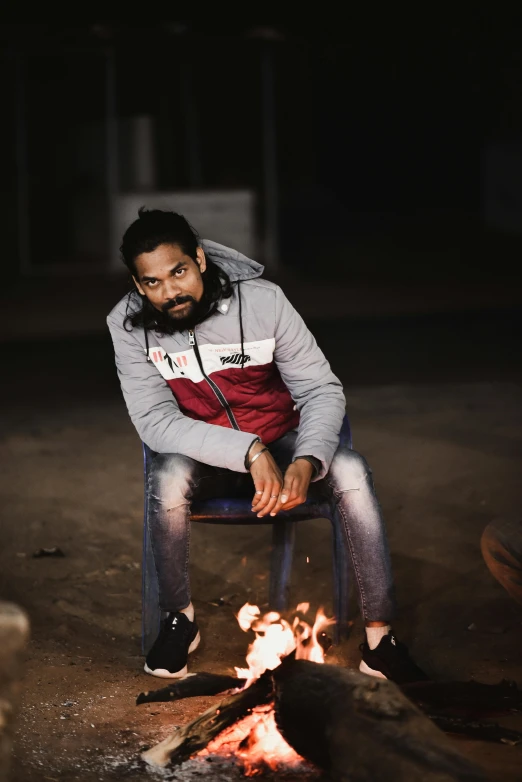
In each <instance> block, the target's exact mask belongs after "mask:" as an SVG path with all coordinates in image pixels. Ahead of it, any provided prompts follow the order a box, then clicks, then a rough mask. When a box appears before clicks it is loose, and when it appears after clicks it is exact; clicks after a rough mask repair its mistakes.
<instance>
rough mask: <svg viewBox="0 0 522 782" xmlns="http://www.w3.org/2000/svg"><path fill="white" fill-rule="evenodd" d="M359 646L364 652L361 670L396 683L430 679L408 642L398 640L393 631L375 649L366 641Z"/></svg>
mask: <svg viewBox="0 0 522 782" xmlns="http://www.w3.org/2000/svg"><path fill="white" fill-rule="evenodd" d="M359 648H360V650H361V652H362V660H361V664H360V666H359V670H360V671H361V672H362V673H367V674H368V675H369V676H377V677H378V678H380V679H391V681H393V682H395V683H396V684H406V682H424V681H428V680H429V677H428V676H426V674H425V673H424V671H422V670H421V669H420V668H419V666H418V665H416V664H415V663H414V662H413V660H412V659H411V657H410V655H409V652H408V647H407V646H406V644H402V643H401V642H400V641H398V640H397V638H396V637H395V636H394V635H393V634H392V633H388V635H385V636H384V637H383V638H381V641H380V643H379V645H378V646H377V647H376V648H375V649H370V647H369V646H368V643H367V642H366V641H365V642H364V643H363V644H361V645H360V647H359Z"/></svg>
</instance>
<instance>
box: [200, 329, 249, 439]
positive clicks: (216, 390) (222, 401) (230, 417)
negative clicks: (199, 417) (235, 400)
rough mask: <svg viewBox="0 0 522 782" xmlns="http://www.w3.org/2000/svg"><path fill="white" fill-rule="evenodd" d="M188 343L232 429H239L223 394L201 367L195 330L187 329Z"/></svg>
mask: <svg viewBox="0 0 522 782" xmlns="http://www.w3.org/2000/svg"><path fill="white" fill-rule="evenodd" d="M188 334H189V345H192V347H193V348H194V353H195V354H196V358H197V360H198V364H199V368H200V369H201V374H202V375H203V377H204V378H205V380H206V381H207V383H208V384H209V386H210V388H211V389H212V391H213V392H214V393H215V395H216V396H217V398H218V399H219V402H220V404H221V407H223V409H224V410H225V413H226V414H227V418H228V420H229V422H230V425H231V427H232V428H233V429H237V430H238V431H239V426H238V423H237V421H236V419H235V417H234V413H233V412H232V410H231V407H230V405H229V404H228V402H227V400H226V399H225V397H224V396H223V393H222V391H221V390H220V389H219V388H218V386H217V385H216V384H215V383H214V381H213V380H211V379H210V378H209V377H208V375H207V374H206V373H205V370H204V369H203V362H202V361H201V355H200V353H199V347H198V343H197V340H196V332H195V331H193V330H192V329H191V330H190V331H189V333H188Z"/></svg>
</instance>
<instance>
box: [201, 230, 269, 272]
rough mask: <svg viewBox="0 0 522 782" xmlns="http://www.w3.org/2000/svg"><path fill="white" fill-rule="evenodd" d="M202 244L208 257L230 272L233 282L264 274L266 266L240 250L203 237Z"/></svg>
mask: <svg viewBox="0 0 522 782" xmlns="http://www.w3.org/2000/svg"><path fill="white" fill-rule="evenodd" d="M201 246H202V248H203V250H204V252H205V255H206V256H207V258H208V259H209V260H210V261H212V263H215V264H216V266H219V267H220V269H223V271H224V272H226V273H227V274H228V276H229V278H230V281H231V282H237V281H238V280H253V279H255V278H256V277H261V275H262V274H263V271H264V269H265V267H264V266H262V265H261V264H260V263H257V261H253V260H252V259H251V258H247V257H246V255H243V253H240V252H238V250H233V249H232V248H231V247H225V245H224V244H218V243H217V242H211V241H210V240H209V239H202V241H201Z"/></svg>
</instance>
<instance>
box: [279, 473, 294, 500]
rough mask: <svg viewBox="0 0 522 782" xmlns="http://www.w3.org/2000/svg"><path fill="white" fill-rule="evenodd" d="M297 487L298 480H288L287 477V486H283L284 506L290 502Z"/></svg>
mask: <svg viewBox="0 0 522 782" xmlns="http://www.w3.org/2000/svg"><path fill="white" fill-rule="evenodd" d="M295 485H296V479H295V478H293V477H289V478H287V477H286V476H285V485H284V486H283V490H282V491H281V502H282V503H283V505H284V504H285V503H287V502H288V500H290V499H291V498H292V496H293V492H294V491H295Z"/></svg>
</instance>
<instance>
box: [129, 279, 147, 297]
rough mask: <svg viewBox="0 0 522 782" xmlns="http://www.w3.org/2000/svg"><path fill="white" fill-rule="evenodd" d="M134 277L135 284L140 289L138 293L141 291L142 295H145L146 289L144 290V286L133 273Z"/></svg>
mask: <svg viewBox="0 0 522 782" xmlns="http://www.w3.org/2000/svg"><path fill="white" fill-rule="evenodd" d="M132 279H133V280H134V285H135V286H136V288H137V289H138V293H141V295H142V296H145V291H144V290H143V288H142V287H141V285H140V283H139V282H138V280H137V279H136V277H135V276H134V274H133V275H132Z"/></svg>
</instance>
